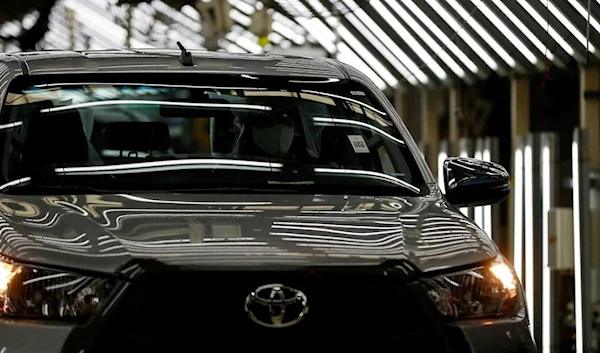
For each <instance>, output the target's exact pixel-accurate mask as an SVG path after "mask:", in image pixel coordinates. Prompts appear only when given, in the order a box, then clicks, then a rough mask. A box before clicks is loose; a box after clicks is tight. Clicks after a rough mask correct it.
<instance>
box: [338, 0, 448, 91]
mask: <svg viewBox="0 0 600 353" xmlns="http://www.w3.org/2000/svg"><path fill="white" fill-rule="evenodd" d="M346 1H350V0H346ZM369 3H370V4H371V6H373V8H374V9H375V10H376V11H377V12H378V13H379V15H380V16H381V17H383V19H384V20H385V21H386V22H387V23H388V24H389V25H390V27H391V28H392V29H393V30H394V32H397V33H402V35H401V36H400V38H402V40H403V41H404V42H405V43H406V45H407V46H408V47H409V48H411V50H413V51H414V52H415V54H417V56H418V57H419V58H420V60H421V61H422V62H423V63H425V64H426V65H427V66H428V67H429V69H430V70H431V71H432V72H433V73H434V74H435V75H436V76H437V77H438V78H439V79H440V80H442V81H443V80H445V79H446V78H447V77H448V75H447V73H446V71H444V69H442V67H441V66H440V65H439V64H438V63H437V61H435V59H434V58H433V57H431V55H429V53H428V52H427V50H425V48H423V47H422V46H421V44H420V43H419V42H418V41H417V40H416V39H415V38H414V37H413V36H412V35H411V34H410V32H409V31H408V30H407V29H406V28H404V26H403V25H402V24H401V23H400V21H398V20H397V19H396V17H394V15H393V14H392V13H391V12H390V11H389V10H388V9H387V7H385V5H383V4H382V3H381V1H379V0H371V1H370V2H369ZM359 13H363V14H364V16H365V17H368V16H367V15H366V13H364V11H363V10H359ZM369 19H370V17H369ZM371 21H372V20H371ZM373 25H374V26H376V27H379V26H377V24H375V23H373Z"/></svg>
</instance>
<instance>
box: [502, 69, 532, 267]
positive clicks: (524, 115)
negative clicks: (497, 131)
mask: <svg viewBox="0 0 600 353" xmlns="http://www.w3.org/2000/svg"><path fill="white" fill-rule="evenodd" d="M529 100H530V82H529V78H527V77H512V78H511V81H510V128H511V156H512V161H511V164H512V165H511V166H510V170H509V171H510V173H511V175H513V176H516V173H517V170H518V168H517V166H516V164H517V155H518V153H521V158H522V157H523V150H521V152H518V145H519V139H521V138H522V137H523V136H525V135H526V134H527V133H529V129H530V128H529V125H530V124H529V122H530V113H529V110H530V105H529ZM521 147H524V146H521ZM521 164H522V160H521ZM519 172H522V171H519ZM514 182H515V183H516V179H514ZM514 195H515V193H514V192H512V193H511V194H510V195H509V196H508V214H509V222H508V223H509V227H510V228H511V229H513V230H515V229H518V227H519V226H520V225H517V224H514V222H515V219H514V217H515V215H517V214H518V213H519V212H522V210H520V209H513V208H514V207H515V206H516V205H518V204H519V202H518V201H515V200H514V199H513V198H514ZM520 205H521V206H520V207H522V205H523V204H522V203H521V204H520ZM519 236H520V235H517V234H514V233H513V234H512V236H510V237H509V239H508V240H509V244H508V247H507V248H508V249H511V248H512V249H513V250H515V249H518V248H519V246H520V245H519V244H512V241H514V240H515V239H516V238H517V237H519ZM507 255H508V256H509V258H511V257H512V258H514V257H515V255H514V254H507ZM514 261H515V260H513V262H514Z"/></svg>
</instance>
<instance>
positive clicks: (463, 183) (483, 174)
mask: <svg viewBox="0 0 600 353" xmlns="http://www.w3.org/2000/svg"><path fill="white" fill-rule="evenodd" d="M444 183H445V185H446V199H447V200H448V202H450V203H451V204H453V205H454V206H457V207H467V206H470V207H473V206H485V205H491V204H495V203H498V202H500V201H502V200H504V199H505V198H506V197H507V196H508V194H509V193H510V176H509V174H508V172H507V171H506V169H504V167H502V166H501V165H499V164H497V163H492V162H485V161H482V160H479V159H475V158H459V157H450V158H448V159H446V161H445V162H444Z"/></svg>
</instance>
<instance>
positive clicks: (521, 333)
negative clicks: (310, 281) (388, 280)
mask: <svg viewBox="0 0 600 353" xmlns="http://www.w3.org/2000/svg"><path fill="white" fill-rule="evenodd" d="M455 328H456V329H458V331H457V332H456V333H459V334H460V335H461V336H464V338H465V339H466V341H467V342H468V345H469V346H470V351H471V352H473V353H479V352H486V353H505V352H506V353H508V352H510V353H533V352H537V350H536V347H535V344H534V343H533V340H532V339H531V335H530V333H529V329H528V327H527V324H526V322H524V320H522V319H513V320H496V321H492V320H477V321H467V322H461V323H460V324H459V325H456V326H455ZM75 329H76V327H75V326H71V325H62V324H48V323H43V324H42V323H37V322H31V321H29V322H22V321H16V320H0V352H2V353H72V352H73V353H74V352H82V351H85V352H91V351H93V344H91V343H90V342H81V343H80V346H79V347H77V348H76V350H73V348H75V347H74V346H72V345H70V346H71V347H72V348H71V349H69V350H65V343H66V342H67V341H68V340H69V338H70V336H71V335H72V334H73V332H74V331H75ZM164 339H165V340H170V339H174V338H169V337H164ZM71 342H72V341H71ZM319 343H320V344H321V345H323V344H324V345H325V346H326V345H327V343H326V342H319ZM90 345H92V346H91V347H90ZM240 345H243V342H240ZM201 346H202V343H201V342H199V347H198V348H200V347H201ZM267 346H268V342H265V346H262V347H240V348H245V349H246V350H247V351H252V350H253V349H257V350H264V349H265V348H267ZM399 348H401V350H402V351H403V352H411V351H415V352H420V351H421V349H419V347H414V346H411V347H399ZM458 351H461V352H462V350H458ZM98 353H104V352H98Z"/></svg>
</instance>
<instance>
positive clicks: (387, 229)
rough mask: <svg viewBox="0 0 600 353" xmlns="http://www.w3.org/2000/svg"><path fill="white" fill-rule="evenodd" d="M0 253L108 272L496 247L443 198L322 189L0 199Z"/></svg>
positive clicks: (460, 257)
mask: <svg viewBox="0 0 600 353" xmlns="http://www.w3.org/2000/svg"><path fill="white" fill-rule="evenodd" d="M0 216H1V218H2V219H1V220H0V221H1V224H0V252H1V253H3V254H4V255H7V256H10V257H14V258H18V259H20V260H22V261H28V262H35V263H41V264H45V265H49V266H62V267H66V268H78V269H84V270H89V271H98V272H103V273H115V272H123V271H125V270H126V268H127V267H128V266H129V267H131V264H132V261H133V262H135V261H136V260H137V261H139V260H140V259H146V260H153V261H152V262H153V263H160V264H161V265H165V266H193V267H195V266H206V267H211V268H212V267H215V266H217V267H219V266H244V267H250V266H269V267H270V268H277V267H278V266H307V267H312V266H333V265H378V264H381V263H382V262H384V261H386V260H391V261H393V260H398V261H403V262H405V261H408V262H409V263H412V264H413V265H414V266H416V267H417V269H418V270H421V271H431V270H439V269H444V268H448V267H453V266H458V265H466V264H470V263H474V262H478V261H483V260H486V259H489V258H492V257H495V256H497V254H498V250H497V248H496V246H495V245H494V243H493V242H492V241H491V240H489V238H488V237H487V236H486V235H485V234H484V233H483V232H482V231H481V230H480V229H479V228H477V227H476V226H475V225H474V224H473V223H471V222H470V221H469V220H468V219H467V218H465V217H464V216H463V215H462V214H460V213H458V212H456V211H455V210H453V209H451V208H447V207H446V205H445V204H444V203H443V202H442V201H440V200H436V199H432V198H422V197H420V198H417V197H415V198H407V197H363V196H330V195H328V196H319V195H205V194H145V195H131V194H127V195H125V194H119V195H78V196H46V197H43V196H7V197H4V198H0Z"/></svg>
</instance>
